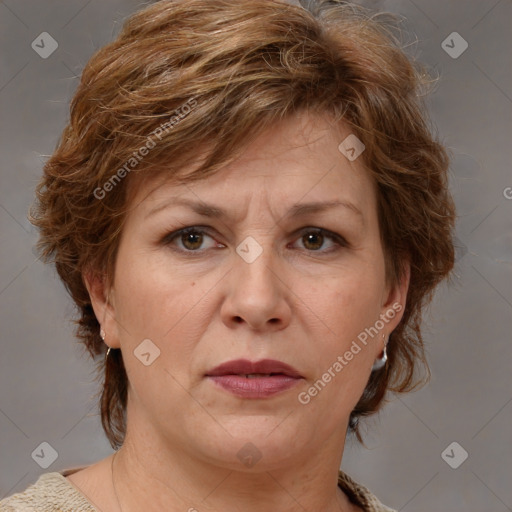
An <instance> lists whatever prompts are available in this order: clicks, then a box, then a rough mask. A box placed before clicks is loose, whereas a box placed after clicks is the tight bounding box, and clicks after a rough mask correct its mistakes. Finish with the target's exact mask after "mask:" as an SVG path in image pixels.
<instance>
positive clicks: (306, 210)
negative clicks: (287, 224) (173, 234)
mask: <svg viewBox="0 0 512 512" xmlns="http://www.w3.org/2000/svg"><path fill="white" fill-rule="evenodd" d="M173 206H188V207H189V208H190V209H192V210H193V211H194V212H195V213H197V214H198V215H201V216H203V217H209V218H219V219H225V218H227V217H228V216H229V215H228V213H227V212H226V210H223V209H222V208H220V207H218V206H215V205H212V204H208V203H205V202H204V201H195V200H193V199H186V198H180V197H175V198H172V199H171V200H169V201H166V202H165V203H163V204H161V205H159V206H157V207H156V208H153V209H152V210H150V211H149V212H148V213H147V215H146V218H148V217H150V216H152V215H154V214H155V213H157V212H159V211H161V210H165V209H167V208H170V207H173ZM333 208H346V209H348V210H350V211H352V212H353V213H355V214H357V215H358V216H360V217H361V219H362V218H363V213H362V212H361V210H360V209H359V208H358V207H357V206H356V205H355V204H353V203H350V202H347V201H342V200H333V201H314V202H310V203H296V204H294V205H293V206H292V207H291V208H290V209H289V210H288V212H287V213H286V215H285V216H287V215H290V216H293V217H301V216H305V215H308V214H312V213H321V212H324V211H326V210H330V209H333Z"/></svg>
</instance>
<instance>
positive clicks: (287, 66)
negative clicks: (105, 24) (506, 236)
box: [1, 0, 454, 512]
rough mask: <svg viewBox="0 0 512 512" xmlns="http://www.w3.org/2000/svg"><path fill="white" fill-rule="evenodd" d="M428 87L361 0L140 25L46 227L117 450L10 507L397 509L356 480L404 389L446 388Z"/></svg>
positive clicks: (441, 224)
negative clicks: (438, 324) (436, 303)
mask: <svg viewBox="0 0 512 512" xmlns="http://www.w3.org/2000/svg"><path fill="white" fill-rule="evenodd" d="M306 4H307V5H306ZM427 80H428V77H425V76H424V72H423V71H422V70H421V68H420V67H419V66H417V65H415V64H414V63H412V62H410V60H409V59H408V58H407V57H406V56H405V54H404V53H403V52H402V50H401V49H400V46H399V43H398V41H397V39H396V38H395V37H394V36H393V35H392V31H391V25H389V24H388V23H385V22H384V21H380V20H379V19H378V18H377V17H373V18H370V17H369V15H368V13H367V12H366V11H365V10H364V9H362V8H360V7H357V6H354V5H350V4H346V3H345V2H343V3H342V2H340V3H338V2H329V1H317V2H307V3H306V2H304V5H301V6H299V5H295V4H291V3H287V2H284V1H282V0H252V1H251V2H236V1H233V2H227V1H211V0H187V1H184V0H175V1H161V2H158V3H156V4H154V5H151V6H149V7H147V8H145V9H144V10H142V11H140V12H138V13H136V14H135V15H133V16H132V17H131V18H130V19H129V20H128V21H127V22H126V24H125V25H124V28H123V30H122V32H121V34H120V35H119V37H118V38H117V39H116V40H115V41H114V42H113V43H111V44H109V45H107V46H106V47H104V48H103V49H101V50H100V51H99V52H98V53H97V54H96V55H94V56H93V58H92V59H91V60H90V61H89V63H88V65H87V66H86V68H85V69H84V72H83V75H82V80H81V84H80V86H79V88H78V90H77V92H76V94H75V97H74V99H73V102H72V105H71V118H70V122H69V124H68V126H67V127H66V128H65V130H64V133H63V135H62V138H61V141H60V143H59V145H58V147H57V149H56V151H55V153H54V154H53V155H52V157H51V158H50V159H49V161H48V162H47V164H46V166H45V173H44V177H43V179H42V182H41V183H40V185H39V187H38V190H37V195H38V202H37V207H36V209H35V210H34V212H33V216H32V222H33V223H34V224H35V225H37V226H38V227H39V229H40V233H41V239H40V243H39V246H40V249H41V252H42V255H43V256H44V257H45V258H46V259H47V260H50V259H53V260H54V262H55V264H56V268H57V270H58V273H59V275H60V277H61V278H62V280H63V282H64V284H65V285H66V287H67V289H68V290H69V292H70V294H71V296H72V298H73V300H74V301H75V303H76V304H77V306H78V307H79V311H80V318H79V321H78V330H77V335H78V337H79V339H81V340H82V341H83V343H84V344H85V345H86V347H87V348H88V349H89V351H90V353H91V355H92V356H93V357H95V358H98V360H99V365H98V368H99V370H100V372H101V373H102V374H103V375H104V382H103V387H102V392H101V417H102V424H103V427H104V429H105V432H106V435H107V437H108V439H109V440H110V443H111V444H112V447H113V448H114V449H116V450H117V451H116V452H115V453H114V454H113V455H111V456H109V457H107V458H105V459H103V460H101V461H99V462H97V463H96V464H93V465H91V466H87V467H83V468H73V469H69V468H68V469H67V470H63V471H61V472H54V473H47V474H45V475H42V476H41V477H40V479H39V480H38V481H37V482H36V483H35V484H34V485H32V486H30V487H29V488H28V489H27V490H26V491H25V492H23V493H19V494H16V495H13V496H11V497H10V498H7V499H5V500H4V501H3V502H1V506H2V507H1V510H4V509H5V510H25V509H27V507H28V506H29V504H30V506H35V507H36V508H37V510H54V509H58V510H68V509H73V510H74V511H93V510H98V511H123V512H130V511H132V510H144V511H150V512H151V511H153V510H170V511H174V510H176V511H178V510H188V511H201V512H202V511H213V510H242V509H243V510H248V511H251V510H278V511H292V510H294V511H295V510H311V511H317V510H322V511H328V512H330V511H340V510H341V511H343V512H345V511H347V512H348V511H373V512H375V511H389V510H391V509H389V508H387V507H386V506H384V505H383V504H382V503H380V501H379V500H378V499H377V498H376V497H375V496H374V495H373V494H372V493H371V492H370V491H369V490H368V489H367V488H365V487H364V486H362V485H360V484H358V483H356V482H354V481H353V480H352V479H351V478H350V477H349V476H348V475H346V474H345V473H343V472H341V471H339V467H340V463H341V460H342V455H343V449H344V443H345V438H346V435H347V433H350V432H351V433H353V434H355V435H356V436H357V438H358V439H359V440H360V441H361V440H362V438H361V434H360V430H359V420H360V418H362V417H364V416H368V415H370V414H372V413H375V412H376V411H378V409H379V407H380V406H381V405H382V403H383V399H384V396H385V393H386V391H387V390H392V391H395V392H406V391H409V390H411V389H412V388H413V387H414V386H415V385H418V384H419V382H417V381H416V380H415V379H414V378H413V372H415V369H416V368H418V367H419V368H421V367H423V368H424V369H425V370H427V372H426V373H427V375H428V366H427V365H426V361H425V356H424V351H423V343H422V337H421V331H420V321H421V315H422V311H423V309H424V307H425V305H426V304H427V303H428V301H429V299H430V298H431V295H432V292H433V290H434V288H435V287H436V285H437V284H438V283H439V282H440V281H441V280H442V279H444V278H445V277H446V276H448V275H449V272H450V270H451V268H452V266H453V245H452V240H451V238H452V229H453V220H454V209H453V204H452V199H451V196H450V194H449V192H448V189H447V177H446V172H447V168H448V164H449V160H448V157H447V154H446V151H445V149H444V148H443V146H442V145H441V144H439V142H437V141H436V140H435V139H434V138H433V136H432V134H431V133H430V130H429V128H428V123H427V117H426V114H425V112H424V108H422V105H421V103H420V100H419V92H420V90H421V87H422V86H423V85H424V84H426V83H427ZM424 380H425V381H426V378H425V379H424Z"/></svg>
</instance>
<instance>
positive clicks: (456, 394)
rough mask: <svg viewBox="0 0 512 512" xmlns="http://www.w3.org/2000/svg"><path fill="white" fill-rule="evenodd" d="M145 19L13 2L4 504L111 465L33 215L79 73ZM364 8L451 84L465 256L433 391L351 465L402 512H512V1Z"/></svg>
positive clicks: (90, 4)
mask: <svg viewBox="0 0 512 512" xmlns="http://www.w3.org/2000/svg"><path fill="white" fill-rule="evenodd" d="M140 5H141V4H140V2H137V1H134V0H115V1H114V0H110V1H108V2H107V1H100V0H72V1H70V0H46V1H45V2H41V1H36V0H18V1H15V0H8V1H4V2H1V3H0V16H1V25H0V27H1V28H0V38H1V44H2V55H1V76H0V113H1V114H0V115H1V127H0V129H1V135H0V141H1V145H2V153H1V154H2V159H1V173H0V179H1V188H0V228H1V238H0V239H1V245H0V308H1V309H0V322H1V359H0V432H1V434H0V498H1V497H4V496H6V495H9V494H12V493H13V492H16V491H20V490H22V489H24V488H26V487H27V486H28V485H29V484H31V483H32V482H34V481H35V480H36V479H37V477H38V475H40V474H41V473H44V472H47V471H60V470H62V469H64V468H68V467H73V466H78V465H85V464H90V463H93V462H95V461H96V460H99V459H101V458H103V457H105V456H107V455H108V454H109V453H111V448H110V445H109V444H108V442H107V441H106V439H105V437H104V435H103V433H102V430H101V427H100V423H99V418H98V416H97V414H96V408H95V401H94V399H93V395H94V393H95V392H96V389H97V388H96V385H95V383H94V372H93V365H92V363H91V362H90V361H89V359H88V358H87V356H86V355H85V354H84V352H83V350H82V349H81V348H80V347H79V346H78V344H77V343H76V342H75V341H74V338H73V325H72V323H71V322H70V317H71V316H72V315H73V312H74V311H73V307H72V305H71V302H70V299H68V297H67V295H66V293H65V291H64V289H63V287H62V285H61V284H60V282H59V281H58V279H57V277H56V275H55V274H54V272H53V270H52V269H51V268H49V267H46V266H44V265H43V264H42V263H41V262H39V261H38V260H37V258H36V256H35V255H34V250H33V245H34V243H35V240H36V234H35V232H34V230H33V228H32V227H31V225H30V224H29V223H28V221H27V220H26V213H27V209H28V207H29V205H30V203H31V202H32V198H33V191H34V187H35V185H36V183H37V180H38V178H39V176H40V173H41V168H42V165H43V162H44V161H45V158H46V156H47V155H49V154H50V153H51V152H52V150H53V148H54V147H55V144H56V142H57V138H58V136H59V134H60V132H61V130H62V128H63V126H64V122H65V120H66V119H67V115H68V102H69V100H70V98H71V96H72V93H73V91H74V89H75V87H76V85H77V81H78V79H77V75H79V74H80V71H81V69H82V68H83V66H84V63H85V62H86V61H87V59H88V58H89V57H90V56H91V54H92V53H93V51H94V50H95V49H97V48H99V47H100V46H102V45H103V44H105V43H107V42H108V41H110V40H111V39H112V38H113V36H114V35H115V34H116V33H117V32H118V30H119V28H120V22H121V21H122V20H123V18H124V17H126V16H127V15H129V14H130V13H131V12H133V11H135V10H136V9H137V8H138V7H139V6H140ZM365 5H369V6H373V7H375V8H376V9H377V10H387V11H391V12H396V13H400V14H402V15H404V16H405V18H406V21H405V25H404V28H405V29H407V31H408V32H409V33H413V34H416V36H417V39H418V40H417V43H416V45H415V46H414V47H411V48H410V49H409V50H410V51H411V53H412V54H416V55H417V56H418V57H419V58H420V59H421V60H423V61H424V62H426V63H427V64H428V65H429V66H430V67H431V68H432V69H433V70H437V71H438V72H439V73H440V74H441V81H440V83H439V85H438V87H437V89H436V92H435V93H434V94H433V95H432V96H431V98H430V100H429V106H430V107H431V111H432V117H433V120H434V122H435V124H436V125H437V127H438V131H439V134H440V136H441V138H442V140H443V141H444V142H445V144H447V145H448V147H449V148H450V150H451V151H452V154H453V161H452V166H451V178H450V179H451V188H452V191H453V194H454V196H455V199H456V203H457V207H458V216H459V219H458V227H457V237H458V240H459V242H458V245H459V249H458V261H457V265H456V272H455V275H454V278H453V281H452V283H451V285H449V286H448V285H445V286H443V287H442V288H440V290H439V292H438V293H437V295H436V298H435V301H434V303H433V306H432V308H431V310H430V313H429V314H428V315H427V318H426V331H425V337H426V342H427V350H428V353H429V357H430V361H431V367H432V374H433V377H432V381H431V383H430V385H428V386H427V387H425V388H423V389H422V390H420V391H418V392H416V393H412V394H409V395H406V396H405V397H390V403H389V404H388V405H387V406H386V407H385V408H384V410H383V411H382V413H381V414H380V415H379V416H378V417H375V418H373V419H372V420H371V421H369V422H368V433H367V434H366V444H367V449H366V448H364V447H360V446H358V445H357V444H356V443H355V442H349V443H348V445H347V447H346V451H345V455H344V460H343V466H342V467H343V469H344V470H345V471H347V472H348V473H349V474H350V475H351V476H352V477H353V478H354V479H356V480H358V481H361V482H362V483H364V484H365V485H366V486H367V487H369V488H370V489H371V490H372V491H373V492H374V493H375V494H377V496H379V498H380V499H381V500H382V501H383V502H384V503H386V504H387V505H389V506H392V507H394V508H396V509H398V510H400V511H404V512H413V511H416V512H422V511H425V512H427V511H428V512H432V511H443V512H449V511H465V512H485V511H495V512H501V511H506V510H512V487H511V486H510V481H511V476H512V471H511V469H512V463H511V460H512V457H511V455H512V453H511V452H512V448H511V442H510V441H511V436H510V431H511V429H510V425H512V422H511V416H512V405H511V401H512V386H511V379H510V373H511V366H510V361H511V359H512V348H511V344H510V341H511V336H510V332H511V324H512V322H511V309H512V286H511V284H512V283H511V281H512V279H511V276H512V273H511V271H510V270H511V253H512V251H511V246H512V243H511V242H512V229H511V219H512V216H511V213H512V189H510V188H507V187H512V176H511V173H510V161H511V157H512V154H511V153H512V152H511V142H512V138H511V134H512V130H511V125H512V119H511V112H512V88H511V66H510V55H511V54H512V51H511V50H512V48H511V46H512V45H511V41H512V37H511V32H510V20H512V2H511V1H510V0H500V1H497V0H491V1H482V0H457V1H446V0H434V1H432V0H428V1H427V0H415V1H412V0H389V1H382V2H379V1H375V2H366V4H365ZM45 31H46V32H48V33H50V34H51V35H52V36H53V37H54V38H55V39H56V40H57V42H58V45H59V46H58V48H57V50H56V51H55V52H54V53H53V54H52V55H51V56H49V57H48V58H47V59H43V58H41V57H40V56H39V55H38V54H37V53H36V52H35V51H34V50H33V49H32V48H31V43H32V41H33V40H35V39H36V37H37V36H38V35H39V34H41V33H42V32H45ZM454 31H455V32H458V33H459V34H460V35H461V36H462V37H463V38H464V39H465V40H466V41H467V42H468V44H469V47H468V49H467V50H466V51H465V52H464V53H462V54H461V55H460V56H459V57H458V58H452V57H451V56H450V55H448V54H447V53H446V51H445V50H444V49H443V47H442V42H443V41H444V40H445V39H446V38H447V36H448V35H449V34H451V33H452V32H454ZM448 41H449V40H448ZM449 44H452V43H449ZM453 44H457V45H458V43H455V42H454V43H453ZM458 47H459V46H456V49H457V48H458ZM507 197H508V198H507ZM507 425H508V427H507ZM43 441H46V442H48V443H50V445H51V446H52V447H53V448H54V449H55V450H56V451H57V453H58V458H57V459H56V460H55V462H53V464H52V465H51V466H50V467H49V468H48V469H43V468H41V467H39V465H38V464H36V462H35V460H34V459H33V458H32V456H31V454H32V453H33V452H34V450H35V449H36V448H37V447H38V446H39V445H40V443H41V442H43ZM453 441H456V442H457V443H459V444H460V445H461V446H462V447H463V448H464V450H466V451H467V452H468V454H469V457H468V458H467V460H466V461H465V462H464V463H463V464H462V465H460V467H458V469H452V468H451V467H450V466H449V465H448V464H447V463H446V462H445V461H444V460H443V458H442V457H441V453H442V452H443V451H444V450H445V448H446V447H447V446H448V445H450V443H452V442H453ZM448 453H449V455H450V456H451V460H452V461H455V462H456V461H457V460H459V457H460V455H461V453H462V452H461V449H460V448H456V449H455V450H454V451H453V452H450V451H448Z"/></svg>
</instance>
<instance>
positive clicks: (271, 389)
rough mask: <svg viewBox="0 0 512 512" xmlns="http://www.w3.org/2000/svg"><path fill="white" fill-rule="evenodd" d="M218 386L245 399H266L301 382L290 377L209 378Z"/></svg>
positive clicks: (225, 376) (223, 376) (228, 376)
mask: <svg viewBox="0 0 512 512" xmlns="http://www.w3.org/2000/svg"><path fill="white" fill-rule="evenodd" d="M208 378H209V379H211V380H213V381H214V382H215V383H216V384H218V385H219V386H221V387H222V388H224V389H225V390H226V391H229V392H230V393H233V394H234V395H237V396H240V397H243V398H265V397H268V396H272V395H275V394H277V393H282V392H283V391H286V390H287V389H290V388H292V387H293V386H295V385H296V384H297V382H299V380H301V379H298V378H295V377H289V376H288V375H272V376H271V377H256V378H252V379H247V378H246V377H240V376H239V375H219V376H209V377H208Z"/></svg>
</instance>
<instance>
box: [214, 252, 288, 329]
mask: <svg viewBox="0 0 512 512" xmlns="http://www.w3.org/2000/svg"><path fill="white" fill-rule="evenodd" d="M226 278H227V281H226V286H227V292H226V298H225V300H224V302H223V304H222V308H221V317H222V321H223V322H224V323H225V324H226V325H227V326H228V327H230V328H238V326H239V325H240V324H246V325H247V326H248V327H249V328H250V329H252V330H255V331H260V332H267V331H279V330H281V329H284V328H286V326H288V325H289V323H290V319H291V314H292V310H291V304H290V299H291V296H292V295H293V294H292V292H291V289H290V285H289V284H288V283H286V277H285V276H284V275H283V272H282V270H281V271H280V267H279V265H277V264H276V261H275V257H274V256H273V255H272V254H271V249H270V248H265V249H264V250H263V252H262V254H261V255H260V256H259V257H258V258H257V259H256V260H255V261H252V262H250V263H249V262H247V261H245V260H244V259H243V258H242V257H240V256H239V255H238V254H235V255H234V263H233V268H232V270H231V272H229V273H228V275H227V276H226Z"/></svg>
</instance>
